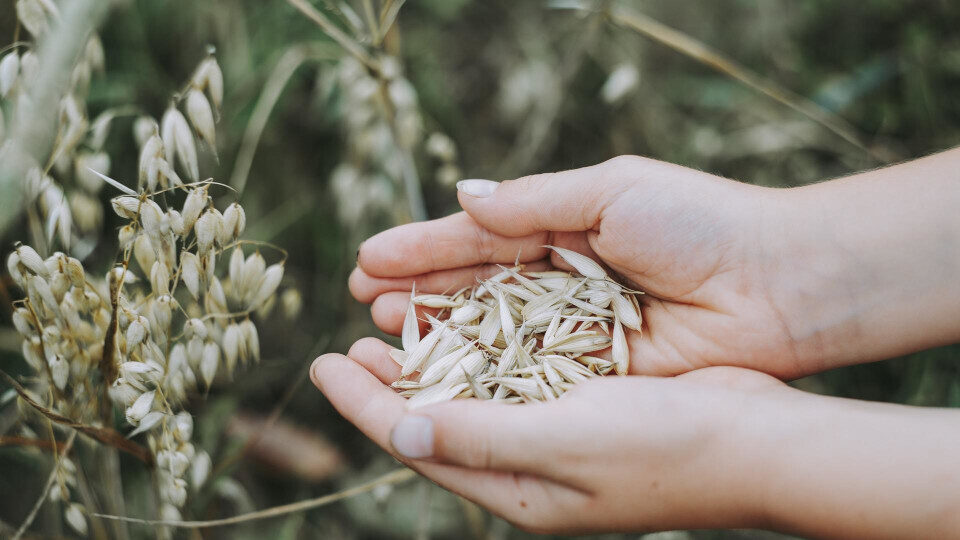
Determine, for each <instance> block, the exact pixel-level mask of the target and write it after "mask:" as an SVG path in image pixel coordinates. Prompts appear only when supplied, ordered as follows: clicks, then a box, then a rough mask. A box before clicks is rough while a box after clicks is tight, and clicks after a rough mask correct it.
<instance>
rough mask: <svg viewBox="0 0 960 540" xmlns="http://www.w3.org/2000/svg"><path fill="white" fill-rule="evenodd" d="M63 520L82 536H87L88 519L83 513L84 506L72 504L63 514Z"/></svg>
mask: <svg viewBox="0 0 960 540" xmlns="http://www.w3.org/2000/svg"><path fill="white" fill-rule="evenodd" d="M63 519H64V520H66V522H67V524H68V525H70V528H72V529H73V530H74V531H76V533H77V534H79V535H80V536H86V535H87V517H86V516H85V515H84V512H83V505H81V504H80V503H70V504H68V505H67V509H66V510H64V512H63Z"/></svg>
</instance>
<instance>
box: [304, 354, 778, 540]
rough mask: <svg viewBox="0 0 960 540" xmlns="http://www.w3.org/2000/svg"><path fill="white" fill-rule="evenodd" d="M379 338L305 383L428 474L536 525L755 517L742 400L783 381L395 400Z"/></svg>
mask: <svg viewBox="0 0 960 540" xmlns="http://www.w3.org/2000/svg"><path fill="white" fill-rule="evenodd" d="M388 350H389V347H388V346H387V345H386V344H384V343H383V342H381V341H379V340H375V339H372V338H368V339H364V340H361V341H359V342H358V343H357V344H355V345H354V347H353V348H352V349H351V351H350V353H349V354H350V357H349V358H348V357H345V356H342V355H336V354H330V355H326V356H324V357H321V359H319V360H318V361H317V363H316V364H315V366H314V369H313V370H311V373H312V378H313V380H314V383H315V384H316V385H317V386H318V387H319V388H320V389H321V390H322V391H323V392H324V394H325V395H326V396H327V398H328V399H329V400H330V402H331V403H332V404H333V405H334V406H335V407H336V408H337V410H338V411H340V413H341V414H342V415H343V416H344V417H345V418H346V419H347V420H349V421H351V422H353V423H355V424H356V425H357V427H358V428H360V430H361V431H363V432H364V433H365V434H366V435H367V436H369V437H370V438H371V439H373V440H374V441H375V442H376V443H377V444H379V445H380V446H382V447H383V448H384V449H386V450H387V451H388V452H391V453H392V454H393V455H394V456H395V457H397V458H398V459H400V460H401V461H403V462H404V463H405V464H407V465H408V466H410V467H412V468H414V469H416V470H417V471H419V472H420V473H422V474H424V475H425V476H427V477H429V478H430V479H432V480H434V481H435V482H437V483H438V484H439V485H441V486H443V487H445V488H447V489H449V490H451V491H454V492H456V493H458V494H460V495H463V496H464V497H466V498H468V499H470V500H472V501H475V502H477V503H478V504H480V505H482V506H484V507H486V508H488V509H490V510H491V511H492V512H493V513H495V514H497V515H500V516H502V517H504V518H505V519H507V520H509V521H511V522H513V523H514V524H516V525H518V526H520V527H521V528H524V529H527V530H532V531H538V532H555V533H558V532H563V533H582V532H587V531H600V530H603V531H613V530H622V531H635V530H661V529H671V528H697V527H747V526H758V525H760V524H761V522H762V516H761V514H762V511H761V509H760V506H759V505H760V504H761V502H762V501H761V500H760V499H759V498H758V492H757V486H758V485H759V483H758V479H757V478H756V476H757V469H756V468H755V465H756V462H755V461H753V460H751V459H749V458H748V456H749V455H750V453H749V450H750V449H749V444H750V442H751V441H753V440H755V439H751V438H749V437H747V436H745V435H744V434H743V433H742V431H741V430H742V426H741V425H740V423H739V421H738V419H742V418H745V417H747V416H749V415H747V414H745V413H746V412H747V411H746V409H745V407H747V406H750V405H756V404H757V403H759V399H758V400H757V401H755V402H751V401H749V400H750V399H752V398H753V397H762V396H766V395H771V396H777V395H778V394H779V393H780V392H782V391H784V390H786V391H790V390H789V389H788V388H787V387H786V386H785V385H783V384H782V383H780V382H779V381H777V380H776V379H774V378H772V377H769V376H766V375H762V374H760V373H757V372H752V371H749V370H744V369H737V368H709V369H705V370H700V371H694V372H690V373H688V374H686V375H683V376H680V377H677V378H654V377H606V378H603V379H596V380H592V381H590V382H586V383H581V384H579V385H578V386H577V387H575V388H574V389H573V390H571V391H569V392H568V393H567V394H565V395H564V396H563V398H562V399H560V400H557V401H553V402H549V403H545V404H531V405H505V404H498V403H493V402H480V401H477V400H457V401H453V402H448V403H443V404H440V405H433V406H428V407H424V408H422V409H415V410H414V411H412V412H408V411H406V408H405V402H406V400H405V399H404V398H402V397H400V396H399V395H398V394H397V393H396V392H395V391H394V390H392V389H391V388H390V387H389V386H387V385H388V384H389V383H390V382H392V381H394V380H396V379H397V378H398V377H399V370H400V368H399V367H398V366H397V365H396V364H395V363H394V362H393V361H392V360H391V359H390V358H389V357H388V354H387V351H388Z"/></svg>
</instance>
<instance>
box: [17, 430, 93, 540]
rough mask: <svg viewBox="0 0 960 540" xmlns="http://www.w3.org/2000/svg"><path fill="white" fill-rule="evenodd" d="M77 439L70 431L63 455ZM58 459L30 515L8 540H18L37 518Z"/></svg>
mask: <svg viewBox="0 0 960 540" xmlns="http://www.w3.org/2000/svg"><path fill="white" fill-rule="evenodd" d="M76 438H77V432H76V431H72V432H70V435H69V436H68V437H67V441H66V442H65V443H63V455H67V452H69V451H70V448H72V447H73V441H74V440H76ZM58 462H59V457H57V462H55V463H54V465H53V470H52V471H50V476H48V477H47V482H46V483H45V484H44V485H43V490H42V491H41V492H40V497H38V498H37V502H35V503H34V504H33V508H31V509H30V513H29V514H27V517H26V518H24V520H23V523H21V524H20V527H19V528H17V531H16V532H14V533H13V536H11V537H10V540H20V537H21V536H23V533H25V532H26V531H27V529H29V528H30V525H32V524H33V520H34V519H36V518H37V513H38V512H40V507H42V506H43V503H44V502H45V501H46V500H47V493H49V492H50V488H52V487H53V484H54V483H55V482H56V481H57V471H58V470H59V468H60V467H59V465H58Z"/></svg>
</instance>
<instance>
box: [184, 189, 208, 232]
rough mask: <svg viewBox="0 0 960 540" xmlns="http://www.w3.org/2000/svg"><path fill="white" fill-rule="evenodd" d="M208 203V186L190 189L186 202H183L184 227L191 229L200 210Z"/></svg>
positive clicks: (186, 229) (187, 229)
mask: <svg viewBox="0 0 960 540" xmlns="http://www.w3.org/2000/svg"><path fill="white" fill-rule="evenodd" d="M206 205H207V186H202V187H198V188H194V189H191V190H190V193H189V194H188V195H187V200H186V202H184V203H183V228H184V230H185V231H189V230H190V229H192V228H193V226H194V223H196V221H197V218H199V217H200V212H202V211H203V207H204V206H206Z"/></svg>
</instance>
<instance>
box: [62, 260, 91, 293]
mask: <svg viewBox="0 0 960 540" xmlns="http://www.w3.org/2000/svg"><path fill="white" fill-rule="evenodd" d="M64 272H65V273H66V275H67V279H69V280H70V284H71V285H73V286H74V287H78V288H83V284H84V282H85V281H86V278H85V276H84V273H83V264H82V263H81V262H80V261H79V260H77V259H75V258H73V257H68V258H67V264H66V265H64Z"/></svg>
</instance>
